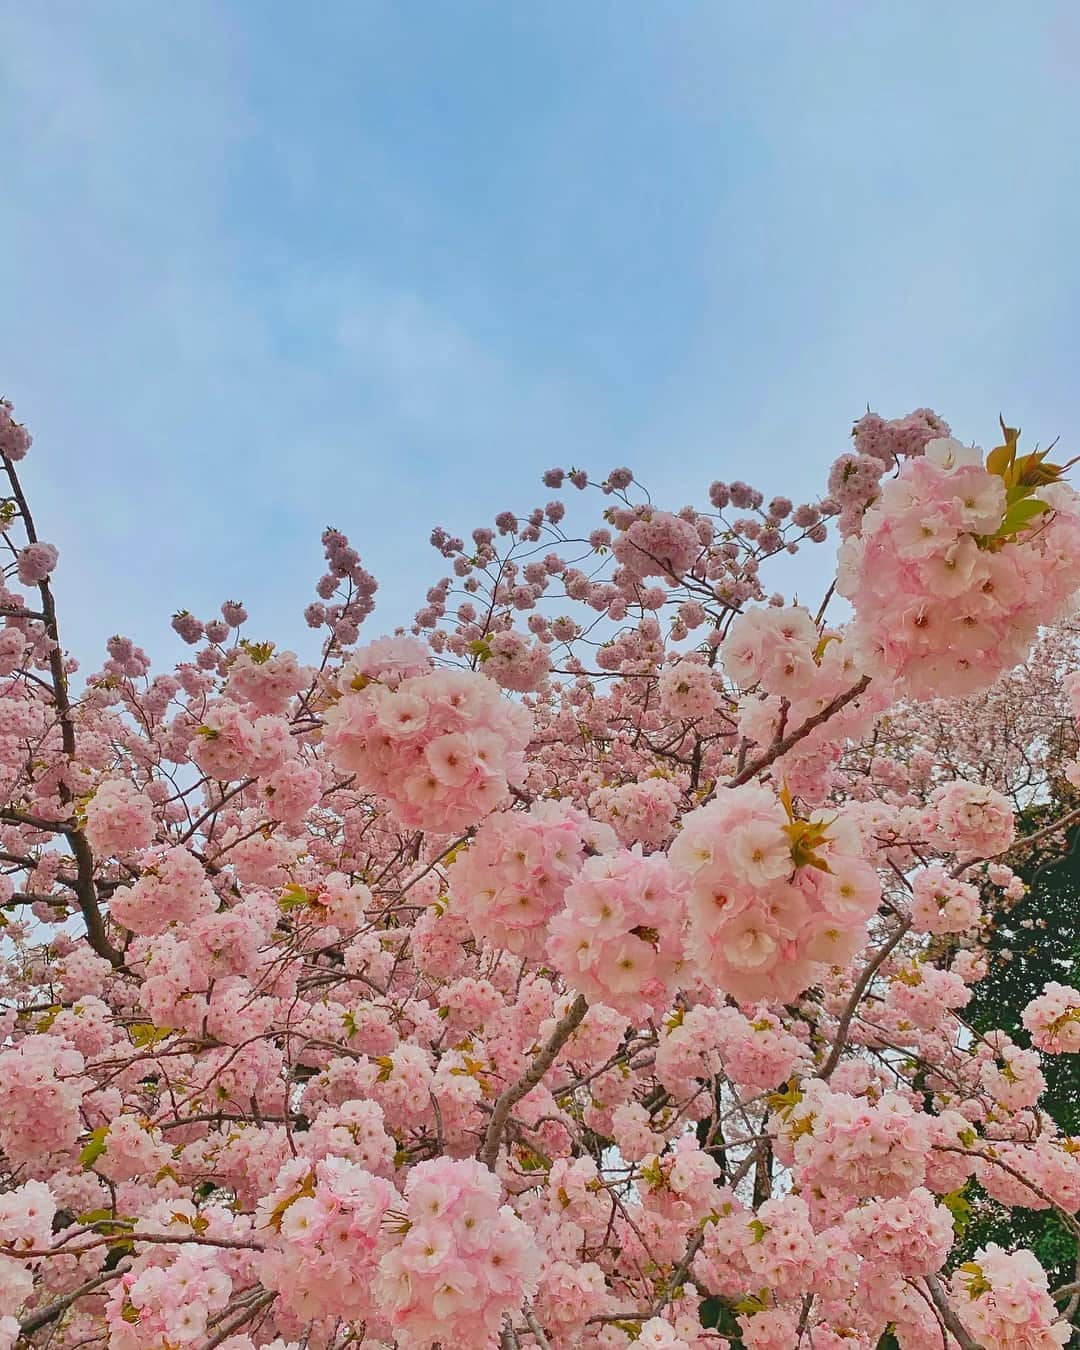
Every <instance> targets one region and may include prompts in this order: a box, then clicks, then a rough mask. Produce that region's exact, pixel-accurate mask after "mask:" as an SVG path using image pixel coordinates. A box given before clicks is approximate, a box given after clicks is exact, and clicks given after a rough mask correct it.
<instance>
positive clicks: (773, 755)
mask: <svg viewBox="0 0 1080 1350" xmlns="http://www.w3.org/2000/svg"><path fill="white" fill-rule="evenodd" d="M869 683H870V676H869V675H864V676H863V677H862V679H861V680H860V681H859V682H858V684H853V685H852V686H851V688H850V689H846V690H845V691H844V692H843V693H842V694H837V696H836V697H835V698H834V699H833V700H832V701H831V702H829V703H826V705H825V707H824V708H822V710H821V711H820V712H816V713H814V715H813V717H808V718H807V719H806V721H805V722H801V723H800V724H799V725H798V726H797V727H796V728H795V730H794V731H789V732H788V734H787V735H786V736H784V737H782V738H781V739H780V740H778V741H773V743H772V745H770V746H769V748H768V750H766V751H765V753H764V754H762V755H759V756H758V758H757V759H755V760H752V761H751V762H750V763H749V764H747V765H746V767H745V768H744V769H742V770H741V771H740V772H739V773H737V774H736V775H735V777H734V778H729V779H728V780H727V782H725V783H720V784H718V785H717V786H719V787H740V786H741V785H742V784H743V783H748V782H749V781H750V779H751V778H755V777H756V776H757V775H758V774H759V773H761V772H762V771H763V770H765V769H767V768H768V767H769V765H770V764H772V763H773V761H774V760H777V759H779V758H780V756H781V755H786V754H787V752H788V751H789V750H790V749H791V748H792V746H794V745H798V743H799V742H800V741H801V740H803V739H805V737H807V736H809V735H810V733H811V732H812V731H813V730H814V729H815V728H816V727H819V726H821V724H822V723H823V722H827V721H828V720H829V718H830V717H833V716H835V715H836V713H838V712H839V711H840V709H841V708H845V707H847V705H848V704H849V703H851V702H852V701H853V700H854V699H857V698H858V697H859V695H860V694H861V693H863V691H864V690H865V689H866V687H867V685H869ZM711 795H712V794H711V793H710V796H711Z"/></svg>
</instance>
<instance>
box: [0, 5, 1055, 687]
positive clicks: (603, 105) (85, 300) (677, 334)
mask: <svg viewBox="0 0 1080 1350" xmlns="http://www.w3.org/2000/svg"><path fill="white" fill-rule="evenodd" d="M1078 71H1080V6H1077V5H1076V4H1075V3H1074V2H1073V0H1065V2H1064V3H1061V4H1053V3H1049V0H1047V2H1046V3H1040V4H1039V5H1030V6H1029V5H1020V4H1016V3H1015V0H1012V2H1011V3H995V2H994V0H980V2H979V3H969V2H968V0H952V2H951V3H950V4H948V5H942V4H941V3H940V0H934V3H922V2H921V0H905V3H903V4H897V3H895V0H890V2H889V3H874V2H873V0H844V2H841V0H832V2H830V0H816V2H815V3H813V4H802V3H796V0H790V3H784V4H776V3H767V2H764V3H763V2H762V0H746V2H745V3H744V2H742V0H738V2H732V3H728V2H727V0H711V2H710V3H689V2H687V3H674V2H673V3H658V0H612V2H611V3H604V2H601V0H589V2H588V3H583V4H582V3H570V2H569V0H563V2H561V3H547V4H545V3H539V0H528V2H527V0H520V3H518V2H517V0H515V2H514V3H508V2H507V0H502V2H501V3H491V4H484V3H464V0H439V2H438V3H421V2H420V0H404V2H403V3H391V2H390V0H386V2H385V3H371V4H368V3H362V0H320V3H318V4H313V5H297V4H295V3H278V0H214V2H213V3H203V2H202V0H183V2H182V3H180V4H175V5H174V4H167V3H165V2H164V0H77V2H72V3H60V2H59V0H37V3H34V4H26V3H24V2H23V0H0V144H2V145H3V147H4V148H3V156H2V161H0V163H2V174H3V190H2V192H0V296H2V297H3V306H4V319H3V322H2V324H0V392H4V393H6V394H7V395H8V396H9V397H11V398H13V399H14V400H15V401H16V404H17V407H18V411H19V414H20V415H21V416H22V417H23V418H24V419H25V420H26V421H28V422H29V423H30V424H31V426H32V430H33V432H34V434H35V437H36V444H35V448H34V451H33V459H32V460H28V461H27V464H26V475H25V476H26V479H27V481H28V485H29V487H30V489H31V491H32V493H33V497H34V501H35V503H36V508H37V514H38V516H39V519H40V524H41V528H42V532H43V534H44V535H45V536H46V537H48V538H51V539H53V540H54V541H55V542H57V543H58V545H59V546H60V548H61V568H60V571H59V573H58V576H57V584H58V589H59V593H60V597H61V605H62V612H63V615H64V618H65V637H66V640H67V643H68V645H69V646H71V647H72V648H73V650H74V651H75V652H76V653H77V654H78V655H80V657H81V658H83V659H84V661H85V662H87V663H89V664H94V663H95V662H96V660H97V656H98V653H99V652H100V650H101V645H102V643H103V641H104V639H105V638H106V637H107V636H108V635H109V634H110V633H111V632H115V631H117V630H120V631H124V632H127V633H129V634H130V635H132V636H134V637H136V638H137V639H138V640H139V641H141V642H143V643H144V644H145V645H147V647H148V648H149V649H150V650H151V653H152V654H159V655H161V656H163V657H167V656H169V655H171V654H175V652H176V650H177V644H176V643H175V642H174V641H173V639H172V635H171V634H170V633H169V631H168V619H169V615H170V614H171V613H172V611H173V610H174V609H176V608H178V607H180V606H186V607H188V608H191V609H193V610H195V611H196V612H197V613H200V614H202V615H204V616H206V615H208V614H210V613H212V612H214V611H215V610H216V607H217V604H218V602H219V601H220V600H221V599H223V598H225V597H226V596H230V597H236V598H239V599H242V600H244V601H245V602H246V603H247V604H248V607H249V609H250V611H251V614H252V625H251V635H252V636H253V637H263V636H272V637H275V638H277V639H279V640H280V641H283V642H284V643H285V644H286V645H292V646H296V647H297V648H298V650H301V651H310V639H309V638H308V637H306V635H305V634H306V630H305V629H304V627H303V623H302V620H301V618H300V611H301V610H302V608H303V605H304V604H305V603H307V601H308V599H309V598H310V597H311V587H312V584H313V581H314V579H315V577H316V576H317V575H318V573H319V571H320V570H321V569H320V558H321V554H320V549H319V545H318V534H319V531H320V530H321V528H322V527H323V526H324V525H325V524H327V523H332V524H334V525H336V526H337V527H339V528H341V529H344V530H345V531H347V532H348V533H349V534H350V536H351V537H352V538H353V541H354V543H356V545H357V546H358V547H359V548H360V550H361V552H362V554H363V556H364V559H365V562H366V563H367V565H368V566H369V567H370V568H371V569H372V570H373V571H375V572H376V574H377V575H378V576H379V578H380V581H381V583H382V584H381V590H380V605H379V608H378V610H377V611H376V615H375V616H374V618H373V619H372V620H370V621H369V623H370V625H371V627H370V633H371V635H372V636H373V635H374V634H375V633H376V632H377V631H382V630H386V629H389V628H391V627H392V626H393V625H394V624H396V623H400V622H404V621H406V620H407V619H408V617H409V616H410V615H411V612H412V610H413V609H414V608H415V607H416V604H417V603H418V602H419V601H420V600H421V599H422V595H423V591H424V590H425V589H426V587H427V585H428V584H430V582H431V581H433V580H434V579H435V578H436V577H438V576H439V575H440V572H441V568H440V567H439V559H438V558H437V556H436V555H435V554H434V553H433V552H432V551H431V550H430V549H429V548H428V546H427V543H426V540H427V535H428V532H429V530H430V527H431V525H433V524H435V523H437V522H438V523H442V524H444V525H446V526H447V527H448V528H450V529H452V530H454V531H455V532H464V531H465V530H467V529H469V528H471V527H472V526H473V525H474V524H477V523H481V522H482V521H483V520H485V519H488V518H490V516H491V515H492V514H493V513H494V512H495V511H496V510H499V509H501V508H503V507H506V506H510V507H514V508H517V509H525V508H527V507H529V506H531V505H533V504H535V503H537V502H543V501H544V500H546V499H547V497H548V496H549V495H550V494H549V493H547V492H546V491H545V490H544V489H543V488H541V487H540V485H539V474H540V472H541V471H542V470H543V469H544V468H545V467H547V466H548V465H550V464H553V463H563V464H570V463H575V464H585V465H586V466H587V467H589V468H590V469H591V470H593V471H594V472H595V473H596V474H597V476H601V475H602V474H603V473H605V472H606V471H607V470H608V469H609V468H611V467H612V466H613V465H616V464H622V463H626V464H629V465H631V466H632V467H633V468H634V469H635V470H636V471H637V473H638V474H639V476H640V477H641V478H642V479H643V480H644V481H645V482H646V483H647V484H648V485H649V486H650V488H651V489H652V490H653V495H654V497H657V498H660V499H661V500H664V501H665V502H666V503H668V504H671V505H674V506H679V505H682V504H684V503H685V502H688V501H697V502H701V501H703V500H704V488H705V487H706V485H707V484H708V482H709V481H711V480H712V479H713V478H716V477H726V478H733V477H740V476H741V477H744V478H749V479H750V480H751V481H753V482H755V483H757V484H758V485H759V486H761V487H762V488H763V489H764V490H766V491H767V492H775V491H779V490H785V491H787V492H789V493H790V494H791V495H803V496H807V495H813V494H814V493H815V491H816V490H818V488H819V487H820V485H821V482H822V480H823V477H824V473H825V471H826V469H827V466H828V463H829V462H830V460H831V459H832V458H833V457H834V456H835V455H836V454H837V453H839V452H840V451H841V450H842V449H844V448H846V436H847V432H848V429H849V427H850V423H851V420H852V419H853V417H855V416H857V415H858V413H859V412H860V411H861V410H862V409H863V408H864V407H865V406H866V404H867V403H870V404H872V405H873V406H874V407H875V408H876V409H877V410H879V411H881V412H882V413H884V414H885V415H897V414H899V413H902V412H905V411H907V410H908V409H910V408H911V407H913V406H917V405H920V404H930V405H931V406H934V407H936V408H937V409H938V411H939V412H941V413H942V414H943V415H944V416H946V417H947V418H948V419H949V420H950V421H951V422H952V424H953V427H954V429H955V430H956V432H957V433H958V434H960V435H961V436H962V437H963V438H965V439H977V440H980V441H986V440H988V439H989V437H990V436H991V435H992V433H993V428H994V420H995V418H996V415H997V413H998V411H999V409H1001V410H1002V411H1004V412H1005V413H1006V415H1007V416H1008V417H1009V418H1010V419H1014V420H1015V421H1017V422H1019V423H1020V425H1022V426H1023V427H1024V429H1025V434H1026V435H1030V436H1031V437H1032V438H1035V437H1038V438H1040V439H1041V440H1043V441H1044V442H1045V441H1047V440H1049V439H1051V438H1052V437H1053V436H1055V435H1059V434H1060V435H1061V436H1062V439H1063V442H1064V444H1065V446H1066V447H1067V448H1068V450H1069V451H1070V452H1071V453H1076V451H1077V449H1078V446H1077V441H1078V439H1080V385H1078V381H1077V378H1076V376H1077V368H1078V360H1077V357H1078V341H1077V336H1076V328H1077V314H1078V305H1077V301H1078V298H1080V296H1078V291H1080V261H1078V259H1080V251H1078V246H1077V241H1078V239H1080V144H1078V137H1080V80H1078V78H1077V76H1078ZM826 564H827V559H826V557H825V554H824V551H822V552H820V553H818V554H817V555H816V556H814V555H811V554H808V555H806V556H805V559H804V561H803V562H802V564H801V566H800V568H799V569H798V575H797V576H793V577H792V580H791V584H792V585H793V586H796V585H797V586H798V587H799V588H800V589H801V590H802V591H803V593H805V592H806V590H807V589H808V588H809V582H810V581H811V580H819V579H820V577H821V576H822V575H823V574H824V571H825V569H826Z"/></svg>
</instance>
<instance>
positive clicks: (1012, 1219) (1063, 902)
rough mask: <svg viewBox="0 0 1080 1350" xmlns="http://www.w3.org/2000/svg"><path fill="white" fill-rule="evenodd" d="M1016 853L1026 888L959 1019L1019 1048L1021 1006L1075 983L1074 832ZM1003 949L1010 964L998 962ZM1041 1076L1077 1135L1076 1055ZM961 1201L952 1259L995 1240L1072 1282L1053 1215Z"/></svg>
mask: <svg viewBox="0 0 1080 1350" xmlns="http://www.w3.org/2000/svg"><path fill="white" fill-rule="evenodd" d="M1073 804H1074V803H1071V802H1070V803H1068V805H1069V806H1071V805H1073ZM1062 809H1063V804H1062V803H1061V802H1055V803H1053V805H1052V806H1047V807H1045V808H1040V809H1038V810H1034V811H1031V812H1029V813H1027V814H1026V816H1025V818H1024V819H1022V821H1021V828H1022V830H1023V832H1024V833H1033V832H1034V831H1035V830H1037V829H1039V828H1041V827H1042V826H1043V825H1045V824H1047V823H1048V822H1049V821H1050V820H1053V819H1054V817H1055V816H1058V815H1060V814H1061V812H1062ZM1066 809H1067V807H1066ZM1021 856H1022V859H1023V861H1022V862H1019V863H1015V864H1014V867H1015V870H1016V871H1017V873H1018V874H1019V875H1020V876H1022V877H1023V878H1024V880H1025V882H1026V883H1027V884H1028V886H1029V888H1030V889H1029V891H1028V894H1027V895H1026V896H1025V897H1024V898H1023V899H1022V900H1021V901H1019V902H1018V903H1017V904H1016V905H1014V906H1012V907H1011V908H1009V909H1008V910H1003V911H1002V912H1000V913H999V914H998V915H997V917H996V919H995V923H994V926H993V930H992V932H991V934H990V937H989V940H988V942H987V944H986V946H987V952H988V955H989V957H990V970H989V973H988V974H987V976H986V978H985V979H983V980H981V981H980V982H979V983H978V984H976V985H975V986H974V997H973V998H972V1001H971V1003H970V1004H969V1005H968V1007H967V1009H966V1010H965V1013H964V1015H965V1017H966V1018H967V1020H968V1021H969V1022H970V1023H971V1024H972V1026H973V1027H975V1029H976V1030H977V1031H981V1032H986V1031H990V1030H993V1029H994V1028H1000V1029H1001V1030H1003V1031H1005V1032H1007V1033H1008V1035H1010V1036H1011V1037H1012V1038H1013V1040H1014V1041H1016V1042H1017V1044H1018V1045H1023V1046H1028V1045H1029V1044H1030V1040H1029V1038H1028V1034H1027V1032H1026V1031H1025V1030H1024V1027H1023V1025H1022V1023H1021V1021H1020V1015H1021V1013H1022V1012H1023V1010H1024V1007H1025V1006H1026V1005H1027V1004H1028V1003H1030V1002H1031V1000H1032V999H1033V998H1035V997H1036V996H1037V995H1038V994H1039V993H1041V992H1042V988H1043V985H1045V984H1046V983H1047V982H1048V981H1050V980H1057V981H1058V982H1059V983H1060V984H1071V985H1074V986H1075V985H1077V984H1080V829H1077V830H1073V831H1072V832H1071V833H1070V835H1069V836H1068V838H1067V839H1066V840H1065V841H1064V843H1063V841H1062V840H1061V838H1060V836H1059V837H1057V838H1051V839H1048V840H1047V843H1046V846H1045V847H1042V848H1041V849H1040V850H1039V851H1037V852H1036V851H1033V853H1032V855H1030V856H1029V855H1021ZM1005 951H1009V952H1010V953H1011V954H1012V959H1011V960H1009V959H1005V958H1004V957H1003V953H1004V952H1005ZM1043 1073H1044V1074H1045V1076H1046V1083H1047V1089H1046V1093H1045V1095H1044V1097H1043V1100H1042V1102H1041V1106H1042V1108H1043V1110H1045V1111H1046V1112H1047V1114H1049V1115H1050V1116H1052V1117H1053V1118H1054V1120H1055V1121H1056V1122H1057V1124H1058V1125H1059V1126H1060V1127H1061V1129H1062V1131H1063V1132H1064V1133H1065V1134H1070V1135H1080V1056H1077V1055H1045V1056H1043ZM967 1198H968V1199H969V1201H970V1203H971V1222H970V1225H969V1227H968V1229H967V1231H966V1232H965V1234H964V1236H963V1239H962V1241H961V1242H960V1243H958V1245H957V1249H956V1250H955V1252H954V1259H955V1260H956V1261H958V1262H959V1261H965V1260H969V1259H970V1258H971V1256H972V1254H973V1253H974V1252H975V1250H976V1248H978V1247H982V1246H985V1245H986V1243H988V1242H996V1243H998V1245H999V1246H1001V1247H1005V1248H1016V1247H1029V1248H1030V1249H1031V1250H1032V1251H1033V1252H1034V1253H1035V1255H1036V1256H1037V1257H1038V1258H1039V1260H1040V1261H1041V1262H1042V1264H1043V1265H1044V1266H1045V1267H1046V1269H1047V1272H1048V1274H1049V1277H1050V1285H1051V1288H1053V1287H1054V1285H1056V1284H1065V1283H1068V1282H1069V1281H1071V1280H1072V1279H1073V1278H1074V1274H1073V1272H1074V1268H1075V1263H1076V1243H1075V1241H1074V1240H1073V1238H1072V1237H1071V1236H1070V1235H1069V1234H1068V1233H1067V1232H1066V1231H1065V1229H1064V1228H1063V1227H1062V1225H1061V1223H1060V1221H1059V1220H1058V1219H1057V1218H1056V1216H1055V1215H1054V1213H1053V1212H1052V1211H1049V1212H1045V1211H1035V1210H1028V1209H1016V1210H1007V1209H1005V1208H1004V1207H1003V1206H1001V1205H998V1204H996V1203H995V1202H994V1201H992V1200H990V1199H989V1197H988V1196H986V1195H985V1194H984V1192H983V1191H982V1190H981V1189H980V1188H979V1187H978V1186H977V1185H976V1184H975V1183H971V1185H970V1187H969V1192H968V1193H967Z"/></svg>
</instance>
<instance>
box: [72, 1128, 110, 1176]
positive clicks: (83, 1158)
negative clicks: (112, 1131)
mask: <svg viewBox="0 0 1080 1350" xmlns="http://www.w3.org/2000/svg"><path fill="white" fill-rule="evenodd" d="M108 1134H109V1127H108V1125H99V1126H98V1127H97V1129H96V1130H91V1131H90V1141H89V1143H88V1144H86V1146H85V1147H84V1148H83V1150H82V1152H81V1153H80V1154H79V1162H80V1163H82V1165H83V1168H84V1169H87V1168H90V1167H93V1165H94V1164H95V1163H96V1162H97V1160H98V1159H99V1158H100V1157H101V1155H102V1154H103V1153H104V1152H105V1149H106V1148H107V1144H106V1143H105V1140H106V1138H107V1137H108Z"/></svg>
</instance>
